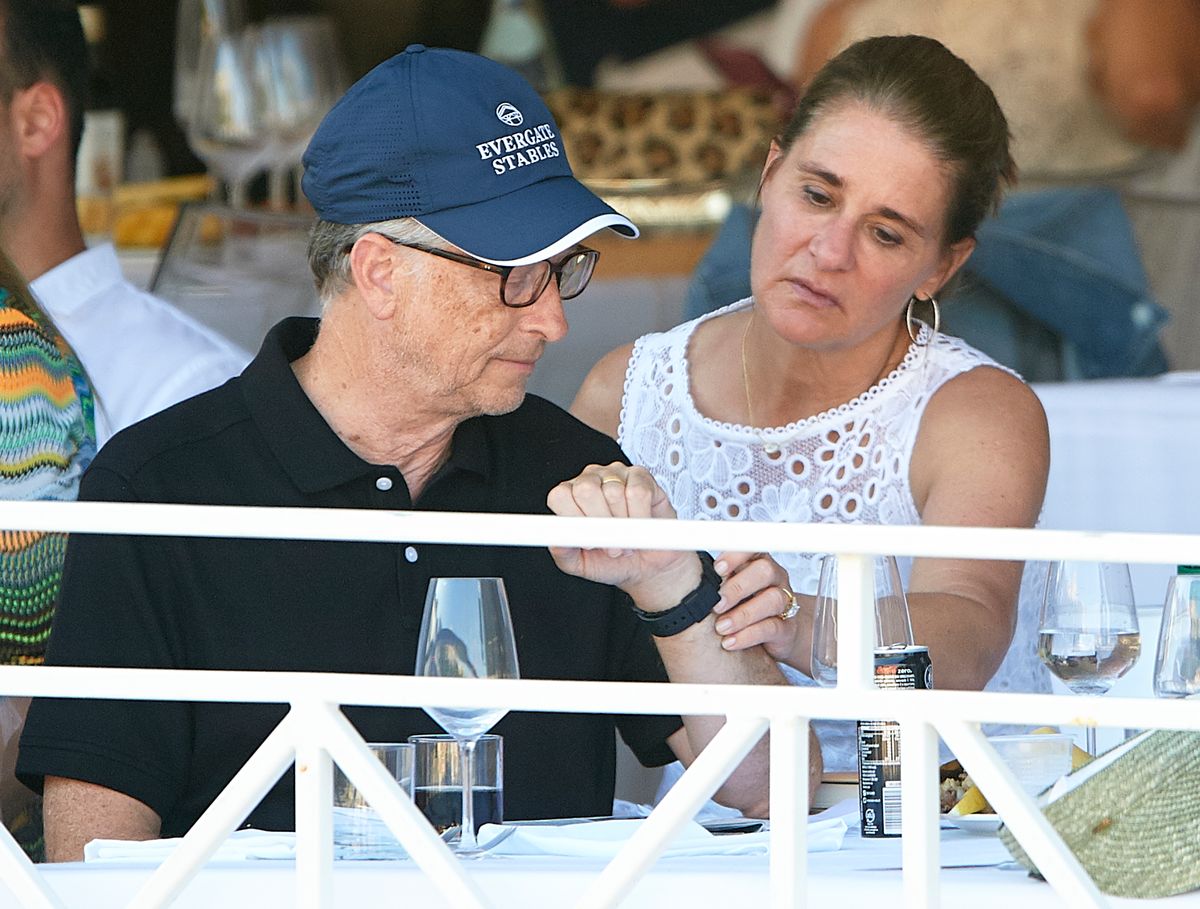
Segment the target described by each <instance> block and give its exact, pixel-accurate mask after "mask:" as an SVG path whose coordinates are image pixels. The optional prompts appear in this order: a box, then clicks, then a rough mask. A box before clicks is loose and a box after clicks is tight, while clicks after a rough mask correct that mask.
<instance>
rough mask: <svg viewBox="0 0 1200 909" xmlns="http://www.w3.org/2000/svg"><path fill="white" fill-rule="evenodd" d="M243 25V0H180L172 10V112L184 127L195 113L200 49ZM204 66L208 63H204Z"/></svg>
mask: <svg viewBox="0 0 1200 909" xmlns="http://www.w3.org/2000/svg"><path fill="white" fill-rule="evenodd" d="M245 26H246V6H245V3H244V2H243V0H179V5H178V6H177V7H176V11H175V81H174V86H173V91H172V109H173V111H174V113H175V119H176V121H177V122H178V123H179V124H180V126H183V127H184V128H186V127H187V125H188V124H189V123H190V122H191V121H192V118H193V117H194V116H195V114H196V105H197V103H198V101H199V91H200V76H201V66H202V60H201V57H202V54H203V51H202V49H203V47H204V45H205V44H206V43H212V42H213V41H215V40H216V39H217V38H218V37H224V36H229V35H235V34H237V33H238V32H240V31H241V30H242V29H243V28H244V27H245ZM204 65H207V64H204Z"/></svg>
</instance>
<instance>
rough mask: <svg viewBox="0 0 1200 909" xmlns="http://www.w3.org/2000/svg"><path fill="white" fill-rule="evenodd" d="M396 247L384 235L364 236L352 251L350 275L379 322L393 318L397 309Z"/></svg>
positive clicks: (371, 234) (398, 275)
mask: <svg viewBox="0 0 1200 909" xmlns="http://www.w3.org/2000/svg"><path fill="white" fill-rule="evenodd" d="M395 250H396V245H395V244H394V243H392V241H391V240H389V239H388V238H387V237H384V236H383V235H382V234H375V233H369V234H363V235H362V236H361V237H359V238H358V240H357V241H356V242H355V244H354V248H353V249H351V250H350V275H351V279H352V280H353V281H354V286H355V287H356V288H357V289H358V292H359V293H360V294H361V295H362V297H363V300H364V301H365V302H366V304H367V309H368V310H370V312H371V314H372V315H373V316H374V317H375V318H376V319H388V318H391V316H392V314H393V313H394V311H395V307H396V297H397V293H396V291H397V289H398V288H397V286H396V282H397V281H398V280H399V279H400V277H401V275H400V273H399V271H398V270H397V262H396V255H395Z"/></svg>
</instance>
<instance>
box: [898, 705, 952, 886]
mask: <svg viewBox="0 0 1200 909" xmlns="http://www.w3.org/2000/svg"><path fill="white" fill-rule="evenodd" d="M908 696H910V697H912V696H914V695H908ZM915 696H916V697H919V695H915ZM900 777H901V780H902V781H903V785H902V788H901V795H900V798H901V806H900V807H901V823H902V824H903V831H904V842H903V844H902V845H901V854H902V856H903V864H904V905H906V906H910V907H912V909H937V907H938V904H939V900H940V889H941V888H940V883H939V880H938V875H939V873H940V871H941V864H942V863H941V855H940V850H941V840H940V837H941V833H940V829H939V828H940V824H941V822H940V820H939V818H938V814H939V809H940V805H939V797H938V788H939V787H938V736H937V731H936V730H935V729H934V728H933V727H932V726H930V725H929V724H928V723H919V722H917V721H915V720H911V721H908V722H903V723H901V724H900Z"/></svg>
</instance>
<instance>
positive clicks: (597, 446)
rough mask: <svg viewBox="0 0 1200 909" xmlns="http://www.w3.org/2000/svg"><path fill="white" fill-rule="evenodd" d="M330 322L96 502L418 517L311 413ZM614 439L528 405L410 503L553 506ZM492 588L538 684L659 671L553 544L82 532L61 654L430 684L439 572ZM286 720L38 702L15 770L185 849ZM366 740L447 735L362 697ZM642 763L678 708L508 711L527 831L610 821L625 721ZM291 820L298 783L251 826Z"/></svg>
mask: <svg viewBox="0 0 1200 909" xmlns="http://www.w3.org/2000/svg"><path fill="white" fill-rule="evenodd" d="M315 333H316V322H315V321H314V320H307V319H289V320H286V321H285V322H283V323H281V324H280V325H278V326H276V328H275V329H274V330H272V332H271V333H270V334H269V335H268V337H267V339H266V341H265V342H264V344H263V348H262V350H261V351H260V352H259V354H258V356H257V357H256V358H255V359H254V360H253V362H251V363H250V365H249V366H248V367H247V368H246V371H245V372H244V373H243V374H242V375H241V376H240V377H237V378H234V379H231V380H230V381H229V382H227V383H226V384H225V385H223V386H221V387H220V388H217V389H214V390H212V391H210V392H207V393H205V394H202V395H200V396H198V397H195V398H192V399H191V400H188V401H185V402H183V403H181V404H178V405H176V406H175V407H172V408H170V409H169V410H167V411H164V412H163V413H161V414H158V415H156V416H154V417H151V418H149V419H148V420H145V421H143V422H142V423H139V424H137V425H136V426H133V427H131V428H130V429H128V430H126V431H125V432H122V433H120V434H119V435H118V436H117V437H115V438H114V439H113V440H112V441H111V442H109V443H108V444H107V445H106V446H105V447H104V449H103V450H102V451H101V452H100V454H99V455H98V457H97V458H96V460H95V462H94V463H93V465H92V467H91V469H90V470H89V471H88V473H87V475H86V476H85V477H84V481H83V486H82V489H81V492H80V498H81V499H89V500H102V501H135V502H173V503H207V504H241V505H269V506H315V507H323V508H379V509H412V508H414V505H413V502H412V500H411V498H410V496H409V493H408V488H407V486H406V485H405V482H404V477H403V476H402V475H401V473H400V472H399V471H398V470H396V469H395V468H394V467H389V466H376V465H371V464H368V463H366V462H365V461H363V460H361V459H360V458H359V457H358V456H356V455H355V454H354V453H353V452H352V451H351V450H350V449H348V448H347V447H346V446H345V445H344V444H342V442H341V441H340V439H339V438H338V437H337V435H335V434H334V432H333V431H332V430H331V429H330V427H329V426H328V424H326V422H325V421H324V419H323V418H322V417H321V415H320V414H319V413H318V412H317V410H316V409H315V408H314V407H313V406H312V403H311V402H310V401H309V399H308V398H307V396H306V395H305V394H304V392H303V390H302V389H301V387H300V385H299V383H298V382H297V381H296V379H295V376H294V374H293V372H292V369H291V366H290V363H291V361H292V360H295V359H296V358H298V357H299V356H301V355H302V354H304V353H305V352H306V351H307V350H308V349H309V347H310V346H311V345H312V342H313V338H314V337H315ZM621 458H622V456H621V452H620V449H619V448H618V447H617V445H616V444H615V443H614V442H613V441H612V440H611V439H609V438H607V437H605V436H603V435H601V434H599V433H596V432H594V431H592V430H591V429H589V428H587V427H585V426H584V425H582V424H581V423H579V422H578V421H577V420H575V419H574V418H573V417H571V416H570V415H569V414H567V413H565V412H564V411H563V410H561V409H560V408H558V407H556V406H554V405H553V404H550V403H549V402H547V401H544V400H542V399H540V398H536V397H533V396H528V397H527V398H526V399H525V402H524V403H523V404H522V405H521V407H520V408H518V409H517V410H516V411H514V412H513V413H510V414H506V415H504V416H498V417H479V418H476V419H472V420H468V421H466V422H464V423H462V424H461V425H460V426H459V427H458V429H457V431H456V432H455V434H454V442H453V450H452V453H451V456H450V459H449V461H448V462H447V464H446V465H445V466H444V467H443V468H442V469H441V470H440V471H439V472H438V474H437V475H436V476H435V477H434V478H433V480H432V481H431V482H430V483H429V485H428V487H427V488H426V490H425V491H424V493H423V494H422V496H421V500H420V502H419V503H418V504H417V505H416V506H415V507H416V508H418V509H420V510H430V511H478V512H493V513H518V514H545V513H548V509H547V508H546V494H547V493H548V492H549V490H550V489H551V488H552V487H553V486H554V485H555V484H556V483H558V482H560V481H561V480H564V479H568V478H570V477H573V476H575V475H576V474H578V472H579V471H580V470H581V469H582V468H583V467H584V466H586V465H587V464H591V463H608V462H611V461H614V460H618V459H621ZM437 576H497V577H502V578H503V579H504V582H505V586H506V588H507V590H508V597H509V603H510V606H511V609H512V617H513V626H514V630H515V632H516V640H517V653H518V658H519V661H520V666H521V674H522V676H523V677H525V678H553V679H600V680H664V679H665V678H666V673H665V671H664V669H663V666H662V663H661V661H660V660H659V658H658V654H657V651H656V650H655V648H654V645H653V643H652V642H651V640H650V639H649V637H648V636H647V634H646V633H645V632H644V631H643V629H642V628H641V627H640V625H639V623H638V621H637V619H636V618H635V617H634V616H633V614H632V613H631V611H630V609H629V606H628V601H627V600H626V598H625V597H624V595H623V594H622V593H620V591H618V590H616V589H615V588H612V587H608V586H605V585H601V584H594V583H591V582H588V581H583V580H580V579H578V578H574V577H571V576H569V575H566V574H564V573H562V572H561V571H559V570H558V569H557V568H556V567H555V565H554V563H553V561H552V560H551V558H550V555H549V553H548V552H547V551H546V550H545V549H542V548H530V547H509V546H504V547H490V546H448V545H440V546H439V545H425V544H423V543H412V544H408V545H405V544H401V545H393V544H383V543H326V542H303V541H269V540H268V541H258V540H244V539H242V540H239V539H199V538H185V537H174V538H172V537H158V538H155V537H131V536H103V535H85V534H79V535H73V536H72V537H71V539H70V543H69V546H68V552H67V558H66V564H65V567H64V575H63V584H62V594H61V601H60V604H59V607H58V613H57V616H56V618H55V623H54V630H53V635H52V638H51V643H50V648H49V653H48V656H47V662H48V663H49V664H51V665H60V666H62V665H69V666H144V667H178V668H186V669H253V670H297V671H311V672H359V673H386V674H398V675H407V674H411V672H412V669H413V666H414V665H415V661H416V647H417V635H418V632H419V630H420V622H421V614H422V610H423V608H424V601H425V591H426V587H427V585H428V582H429V579H430V578H431V577H437ZM285 710H286V708H285V707H282V706H274V705H244V704H172V703H157V702H135V701H134V702H125V701H87V700H51V699H43V700H39V701H37V702H36V703H34V705H33V706H32V708H31V709H30V713H29V719H28V722H27V724H26V727H25V732H24V735H23V736H22V740H21V753H20V760H19V766H18V773H19V775H20V777H21V779H22V780H23V781H25V782H26V783H27V784H29V785H31V786H34V787H35V788H40V785H41V780H42V777H43V776H45V775H47V774H49V775H54V776H62V777H68V778H73V779H79V780H85V781H88V782H92V783H97V784H99V785H102V786H105V787H108V788H111V789H115V790H117V791H120V792H124V793H126V794H128V795H131V796H133V797H134V798H136V799H138V800H140V801H142V802H144V803H145V804H147V805H149V806H150V807H151V808H153V809H154V810H155V811H156V812H157V813H158V814H159V816H160V817H161V818H162V820H163V825H162V835H163V836H178V835H181V834H182V833H184V832H185V831H186V830H187V828H188V827H189V826H190V825H191V824H192V823H193V822H194V821H195V820H196V818H197V817H198V816H199V815H200V813H201V812H202V811H203V810H204V809H205V808H206V807H207V806H208V805H209V804H210V803H211V801H212V800H213V798H215V797H216V795H217V793H218V792H219V791H220V790H221V789H222V788H223V787H224V786H225V784H226V783H227V782H228V781H229V780H230V779H231V778H232V776H233V774H234V773H235V772H236V771H237V770H238V769H239V768H240V767H241V765H242V764H243V763H244V762H245V761H246V759H247V758H248V757H249V756H250V754H251V753H252V752H253V751H254V749H255V748H256V747H257V746H258V745H259V744H261V742H262V741H263V739H264V738H265V737H266V735H267V734H268V732H270V730H271V729H272V728H273V727H274V726H275V725H276V724H277V723H278V721H279V720H280V719H281V718H282V716H283V715H284V712H285ZM345 711H346V713H347V715H348V716H349V717H350V718H351V720H352V721H353V722H354V724H355V726H356V727H357V728H358V729H359V731H360V732H361V733H362V734H363V735H364V737H365V738H366V739H367V740H368V741H396V740H403V739H404V738H405V737H406V736H407V735H409V734H412V733H419V732H435V731H438V728H437V726H436V724H435V723H434V722H433V721H432V720H431V719H429V718H428V717H427V716H426V715H425V713H424V712H423V711H421V710H418V709H384V708H363V707H357V708H356V707H347V708H345ZM614 726H616V727H617V728H618V729H619V730H620V732H621V734H622V736H623V737H624V739H625V741H626V742H628V743H629V745H630V746H631V747H632V748H633V750H634V751H635V752H636V753H637V754H638V756H639V758H640V759H641V760H642V761H643V762H644V763H646V764H647V765H651V766H652V765H656V764H662V763H666V762H667V761H669V760H671V759H672V754H671V752H670V749H669V748H668V747H667V746H666V744H665V740H666V738H667V736H668V735H670V734H671V733H672V732H674V731H675V730H676V729H678V728H679V726H680V721H679V719H678V718H677V717H670V718H668V717H614V716H598V715H592V714H531V713H526V714H517V713H514V714H509V715H508V716H506V717H505V718H504V719H502V720H501V721H500V722H499V724H497V726H496V727H495V731H496V732H499V733H501V734H502V735H503V736H504V747H505V774H504V776H505V814H506V816H508V817H510V818H521V817H565V816H579V815H595V814H607V813H608V812H609V810H610V808H611V802H612V795H613V778H614V763H615V758H614V749H613V729H614ZM248 823H250V824H251V825H253V826H256V827H261V828H265V829H291V826H292V824H293V778H292V774H290V773H288V774H285V775H284V779H283V780H281V782H280V784H279V785H277V786H276V787H275V788H274V789H273V790H272V791H271V792H270V793H269V794H268V796H267V797H266V798H265V799H264V800H263V802H262V803H261V804H260V805H259V807H258V808H257V809H256V810H255V811H254V812H253V813H252V814H251V815H250V817H249V818H248Z"/></svg>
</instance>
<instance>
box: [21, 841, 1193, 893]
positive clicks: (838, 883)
mask: <svg viewBox="0 0 1200 909" xmlns="http://www.w3.org/2000/svg"><path fill="white" fill-rule="evenodd" d="M899 855H900V841H899V840H862V839H860V838H859V837H858V836H857V835H856V834H855V833H854V832H853V831H851V832H850V833H849V834H848V835H847V837H846V841H845V845H844V846H843V849H842V851H840V852H835V853H821V854H813V855H810V856H809V898H810V900H811V904H812V905H815V906H822V905H830V906H867V905H879V906H887V905H894V904H896V903H897V901H898V899H899V894H900V893H901V892H902V891H901V887H902V882H901V874H900V872H899V871H898V870H872V871H863V870H861V868H862V867H863V864H864V863H870V864H880V863H881V862H880V861H879V859H880V858H881V857H882V858H883V859H884V862H883V863H886V864H891V865H892V866H893V867H894V868H898V867H899ZM942 856H943V864H944V865H945V864H949V863H952V862H954V861H970V860H971V856H978V857H980V858H982V859H984V860H985V861H989V862H995V861H997V860H1000V859H1003V858H1005V856H1006V853H1005V852H1004V849H1003V846H1002V845H1001V844H1000V843H999V841H998V840H997V839H996V838H995V837H986V838H981V837H978V836H972V835H968V834H965V833H962V832H960V831H957V830H944V831H942ZM602 867H603V863H602V862H599V861H591V860H584V859H573V858H561V857H549V856H547V857H515V856H514V857H487V858H485V859H483V860H480V861H477V862H473V863H472V864H471V872H470V873H471V874H472V875H473V877H474V878H475V880H476V881H477V882H478V883H479V884H480V886H481V887H482V888H483V889H484V891H485V892H486V893H488V894H489V895H490V897H491V898H492V899H493V901H494V905H495V906H496V907H521V909H541V907H545V909H564V907H568V906H571V905H573V904H574V903H575V902H576V901H577V900H578V899H579V898H580V896H581V895H582V894H584V893H585V892H586V890H587V887H588V883H589V881H590V880H591V878H592V876H593V875H595V874H597V873H599V871H600V870H601V868H602ZM151 870H152V869H151V868H150V867H149V866H146V865H133V864H120V865H100V866H97V865H84V864H83V863H71V864H65V865H54V866H45V870H44V873H45V875H46V878H47V879H48V880H49V881H50V883H51V885H52V886H53V887H54V889H55V891H56V892H57V893H58V894H59V896H60V897H61V898H62V900H63V902H64V904H65V905H66V906H67V907H68V909H83V907H86V909H116V907H119V906H124V905H125V904H126V903H127V902H128V901H129V899H130V898H132V896H133V894H134V893H135V892H136V890H137V888H138V887H139V886H140V885H141V884H142V882H143V881H144V880H145V879H146V878H147V876H148V875H149V873H150V871H151ZM941 884H942V903H943V905H946V906H960V905H970V906H971V907H972V909H990V907H996V909H1012V907H1013V906H1021V907H1023V909H1036V907H1040V906H1056V907H1057V906H1061V905H1062V901H1061V900H1059V899H1058V897H1057V896H1056V895H1055V893H1054V891H1053V890H1052V889H1051V888H1050V886H1049V885H1048V884H1045V883H1042V882H1040V881H1036V880H1033V879H1031V878H1029V876H1028V875H1027V874H1026V873H1025V872H1024V870H1022V869H1020V868H1018V867H1016V866H1015V865H1013V864H1012V863H1008V864H1007V865H1003V866H999V867H996V866H994V865H993V866H991V867H963V868H945V869H944V870H943V872H942V876H941ZM399 894H403V899H402V900H401V899H400V898H399ZM767 899H768V872H767V857H766V856H706V857H703V858H676V859H664V860H661V861H660V862H659V863H658V865H656V866H655V868H654V870H653V871H652V872H651V873H650V874H649V875H648V876H647V877H645V878H643V879H642V881H641V882H639V884H638V885H637V887H636V888H635V889H634V891H633V892H632V893H631V894H630V895H629V897H628V898H627V899H626V901H625V902H624V903H623V904H622V907H623V909H625V907H628V909H641V907H646V909H662V907H663V906H664V905H688V906H693V907H697V909H699V907H708V906H735V905H767ZM334 903H335V905H338V906H352V905H353V906H368V905H376V906H384V905H392V906H399V905H408V906H423V907H435V906H444V905H447V904H446V902H445V901H444V899H442V898H441V897H440V895H439V894H438V892H437V891H436V890H435V889H434V888H433V886H432V884H431V883H430V881H429V880H427V879H426V878H425V876H424V875H423V874H422V873H421V872H420V870H419V869H418V868H417V867H416V866H415V865H414V864H412V863H411V862H403V861H401V862H339V863H336V864H335V870H334ZM1112 904H1113V905H1114V906H1139V907H1141V909H1148V907H1151V906H1164V907H1172V909H1173V907H1200V893H1195V894H1189V895H1186V896H1182V897H1175V898H1172V899H1170V900H1163V901H1158V902H1152V903H1147V902H1145V901H1135V900H1118V899H1113V900H1112ZM214 905H220V906H222V907H223V909H241V907H247V909H285V907H286V909H291V907H292V906H294V905H295V866H294V864H293V863H292V862H274V861H261V862H241V863H224V864H216V863H213V864H210V865H209V866H208V867H207V868H206V869H205V870H204V871H203V872H201V874H200V875H198V876H197V877H196V878H195V879H194V880H193V881H192V882H191V883H190V884H189V886H188V887H187V889H185V890H184V892H183V893H182V894H181V896H180V897H179V899H178V900H177V902H176V903H175V904H174V906H175V907H178V909H209V907H211V906H214ZM16 906H17V904H16V902H15V901H14V900H13V898H12V897H11V895H10V894H9V893H8V892H7V890H6V889H5V888H4V887H2V886H0V909H9V907H14V909H15V907H16Z"/></svg>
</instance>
